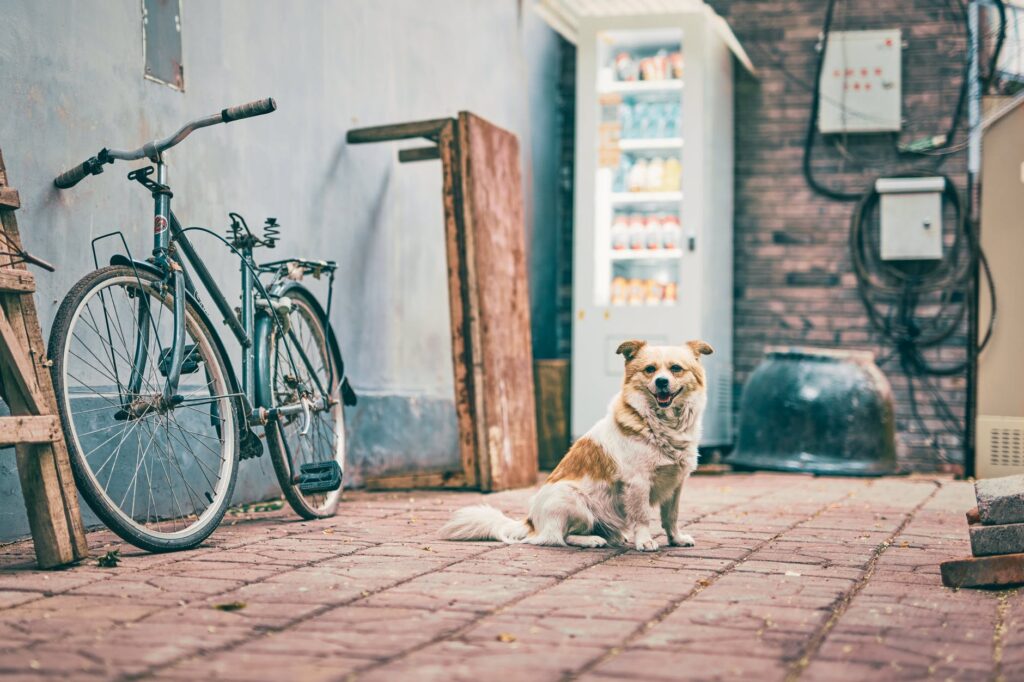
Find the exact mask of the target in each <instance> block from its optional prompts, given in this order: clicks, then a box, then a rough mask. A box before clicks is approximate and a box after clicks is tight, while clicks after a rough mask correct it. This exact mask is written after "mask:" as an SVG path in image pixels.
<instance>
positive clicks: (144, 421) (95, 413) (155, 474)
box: [49, 266, 240, 552]
mask: <svg viewBox="0 0 1024 682" xmlns="http://www.w3.org/2000/svg"><path fill="white" fill-rule="evenodd" d="M173 335H174V298H173V295H172V290H171V289H170V288H169V287H166V286H165V285H164V283H163V281H162V280H161V278H160V277H159V276H158V275H156V274H154V273H151V272H148V271H146V270H141V269H140V270H138V271H136V270H135V269H134V268H131V267H127V266H111V267H107V268H102V269H100V270H97V271H95V272H93V273H90V274H89V275H86V276H85V277H84V278H83V279H82V280H81V281H79V282H78V284H76V285H75V286H74V288H72V290H71V291H70V292H69V293H68V295H67V297H66V298H65V299H64V301H63V303H62V304H61V306H60V309H59V310H58V311H57V317H56V320H55V321H54V324H53V331H52V332H51V334H50V347H49V354H50V358H51V359H52V360H53V367H52V370H51V371H52V375H53V384H54V389H55V391H56V394H57V407H58V411H59V413H60V419H61V424H62V426H63V428H64V434H65V437H66V438H67V442H68V451H69V454H70V457H71V466H72V470H73V471H74V475H75V481H76V483H77V484H78V489H79V491H80V492H81V494H82V497H83V498H85V501H86V503H88V505H89V507H90V508H91V509H92V510H93V512H95V513H96V515H97V516H98V517H99V518H100V519H101V520H102V521H103V522H104V523H105V524H107V526H108V527H109V528H110V529H111V530H112V531H114V532H115V533H117V534H118V535H119V536H121V538H123V539H124V540H126V541H128V542H130V543H132V544H133V545H136V546H138V547H141V548H143V549H146V550H149V551H154V552H162V551H171V550H179V549H187V548H191V547H194V546H196V545H198V544H199V543H200V542H202V541H203V540H204V539H205V538H206V537H207V536H209V535H210V533H212V532H213V530H214V529H215V528H216V527H217V525H218V524H219V523H220V521H221V519H222V518H223V516H224V512H225V511H227V508H228V505H229V504H230V501H231V493H232V491H233V490H234V485H235V478H236V475H237V471H238V450H239V448H238V443H239V420H240V414H239V411H238V399H237V396H236V395H234V394H233V393H232V386H233V384H232V382H231V380H230V378H229V373H228V372H229V370H228V367H227V362H226V360H225V358H224V355H223V353H222V350H221V347H220V346H219V344H218V343H217V342H216V340H215V337H214V335H213V332H212V331H211V329H210V326H209V324H208V321H207V320H206V317H205V314H204V313H203V312H202V311H201V310H199V309H198V308H197V307H196V306H195V305H194V304H193V303H192V302H191V301H189V302H187V303H186V305H185V350H184V355H185V358H184V362H183V367H182V374H181V379H180V381H179V383H178V389H177V392H176V395H175V396H174V397H173V398H172V399H171V400H170V401H168V400H165V399H164V397H163V391H164V386H165V384H166V381H167V373H168V369H169V366H170V346H171V341H172V338H173Z"/></svg>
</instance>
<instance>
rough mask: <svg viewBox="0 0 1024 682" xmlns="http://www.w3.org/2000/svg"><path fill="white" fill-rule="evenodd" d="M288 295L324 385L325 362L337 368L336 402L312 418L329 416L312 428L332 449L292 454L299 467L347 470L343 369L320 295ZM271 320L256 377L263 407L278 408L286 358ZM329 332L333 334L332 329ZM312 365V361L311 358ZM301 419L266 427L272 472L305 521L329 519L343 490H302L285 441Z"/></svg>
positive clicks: (295, 290) (302, 291) (299, 291)
mask: <svg viewBox="0 0 1024 682" xmlns="http://www.w3.org/2000/svg"><path fill="white" fill-rule="evenodd" d="M284 296H287V298H288V299H290V300H291V301H292V304H293V306H294V308H293V310H292V311H291V313H289V319H290V325H291V326H292V328H293V329H294V328H295V327H296V326H299V325H300V324H302V325H306V326H308V328H309V331H310V332H311V333H312V338H311V339H309V340H314V341H315V344H316V345H315V348H316V352H317V355H318V357H317V358H316V360H319V362H320V363H321V364H320V366H319V369H320V370H322V372H323V374H322V375H321V377H320V378H321V381H323V382H326V381H327V378H328V377H327V376H326V374H327V369H328V365H327V364H326V363H328V362H329V363H330V367H333V372H331V374H332V375H333V385H332V386H331V387H330V389H329V390H330V395H331V398H332V400H333V401H334V404H333V405H332V407H331V409H330V410H325V411H324V412H320V413H316V414H315V415H314V416H313V417H312V419H319V418H320V416H321V415H329V417H328V418H327V419H328V420H329V421H324V422H323V423H320V424H313V425H312V426H311V429H312V428H320V431H319V438H320V440H319V441H318V442H319V443H320V444H321V446H323V445H325V443H324V440H323V439H324V438H325V437H326V435H325V434H329V435H330V437H331V438H332V440H331V441H330V442H329V444H327V445H329V446H328V447H317V448H316V451H312V448H310V449H307V450H306V452H305V453H303V452H302V451H301V448H300V447H295V448H293V449H292V451H293V455H294V456H295V457H296V458H297V459H298V460H299V461H298V462H297V464H298V465H301V464H304V463H309V462H327V461H331V460H333V461H335V462H337V463H338V466H339V467H340V468H341V470H342V472H344V470H345V449H346V448H345V446H346V444H345V413H344V407H343V405H342V401H341V396H340V384H341V377H340V376H339V371H340V369H339V368H338V366H337V362H336V361H335V357H334V354H333V353H332V352H331V347H330V345H329V341H328V338H329V337H328V335H327V332H328V330H327V329H326V328H325V327H324V325H323V319H324V313H323V308H322V307H321V306H320V303H319V302H318V301H317V299H316V297H315V296H314V295H313V294H312V293H311V292H310V291H309V290H308V289H306V288H305V287H303V286H301V285H293V286H291V287H289V288H288V289H287V291H285V292H284ZM267 321H268V322H270V323H269V324H267V325H266V327H265V329H266V332H265V334H263V342H262V343H260V344H258V345H257V347H258V348H259V349H260V350H261V352H263V353H264V358H263V360H262V361H261V362H259V363H257V366H258V367H260V368H261V369H262V371H261V372H260V375H261V376H260V377H259V378H258V379H257V382H258V383H259V385H260V392H261V401H260V402H261V404H262V405H264V406H266V407H274V406H275V405H277V403H278V401H277V395H278V393H279V391H277V390H276V389H277V388H280V387H276V386H275V381H274V377H275V375H277V374H278V371H277V370H278V368H279V363H278V362H277V360H278V358H279V357H284V354H281V353H279V344H280V343H281V334H280V332H279V330H278V327H277V325H276V324H273V322H272V321H269V320H267ZM300 333H301V332H296V336H299V335H300ZM331 334H333V331H332V332H331ZM307 338H308V337H307ZM312 361H314V359H312V358H311V362H312ZM299 421H300V420H299V418H298V417H293V418H291V419H290V420H287V419H285V420H281V421H278V422H271V423H268V424H267V425H266V429H265V430H266V436H267V449H268V451H269V452H270V459H271V461H272V462H273V464H274V472H275V473H276V474H277V480H278V483H279V484H280V486H281V492H282V493H283V494H284V497H285V499H286V500H288V504H289V505H291V507H292V509H293V510H295V513H296V514H298V515H299V516H301V517H302V518H304V519H319V518H327V517H330V516H333V515H334V514H335V513H336V512H337V508H338V503H339V502H340V501H341V496H342V489H341V488H339V489H338V490H335V491H332V492H330V493H327V494H323V493H317V494H314V495H307V494H304V493H303V492H302V491H301V490H299V486H298V484H297V483H296V482H295V480H294V476H293V472H292V469H291V466H290V465H289V461H288V455H287V452H286V451H285V448H284V443H283V441H282V437H286V438H288V437H289V434H288V431H295V430H296V429H297V428H298V424H299ZM282 424H283V425H282ZM293 441H294V439H291V438H289V443H292V442H293Z"/></svg>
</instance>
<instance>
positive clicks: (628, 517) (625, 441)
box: [440, 341, 713, 552]
mask: <svg viewBox="0 0 1024 682" xmlns="http://www.w3.org/2000/svg"><path fill="white" fill-rule="evenodd" d="M712 352H713V350H712V348H711V346H709V345H708V344H707V343H705V342H703V341H689V342H688V343H685V344H683V345H682V346H649V345H648V344H647V342H645V341H625V342H623V343H622V344H621V345H620V346H619V348H618V350H617V351H616V353H618V354H620V355H622V356H624V357H625V360H626V371H625V377H624V378H623V382H622V390H621V391H620V392H619V393H618V394H616V396H615V397H614V398H613V399H612V402H611V404H610V405H609V408H608V414H607V415H605V416H604V418H602V419H601V420H600V421H599V422H597V424H595V425H594V427H593V428H592V429H590V431H588V432H587V433H586V434H585V435H584V436H583V437H581V438H580V439H579V440H577V441H576V442H575V443H574V444H573V446H572V448H570V449H569V452H568V454H566V456H565V457H564V458H563V459H562V461H561V462H560V463H559V465H558V466H557V467H556V468H555V470H554V471H553V472H551V476H549V477H548V479H547V481H546V482H545V483H544V485H543V486H542V487H541V489H540V490H539V491H538V492H537V494H536V495H534V497H533V499H532V500H531V501H530V514H529V516H528V517H527V518H526V519H525V520H522V521H517V520H515V519H511V518H509V517H507V516H505V515H504V514H502V513H501V512H500V511H498V510H497V509H495V508H493V507H490V506H488V505H477V506H473V507H464V508H463V509H460V510H458V511H457V512H455V516H454V517H453V518H452V520H451V521H449V522H448V523H447V524H445V525H444V526H443V527H442V528H441V530H440V535H441V537H443V538H445V539H449V540H501V541H502V542H508V543H520V542H521V543H527V544H534V545H575V546H577V547H603V546H605V545H622V544H624V543H625V542H626V538H627V536H629V537H631V538H632V542H633V544H634V546H635V547H636V548H637V549H638V550H641V551H644V552H650V551H654V550H656V549H657V548H658V544H657V543H656V542H655V541H654V538H653V537H651V529H650V510H651V507H652V506H657V507H658V508H659V509H660V511H661V526H662V528H664V529H665V533H666V535H667V536H668V541H669V544H671V545H677V546H682V547H690V546H692V545H693V538H692V537H690V536H689V535H686V534H685V533H683V532H681V531H680V529H679V528H678V526H677V520H678V517H679V496H680V493H681V491H682V488H683V483H684V482H685V481H686V478H687V476H689V475H690V473H691V472H693V471H694V470H695V469H696V468H697V444H698V443H699V442H700V435H701V415H702V413H703V411H704V405H705V404H706V403H707V391H706V388H705V381H706V379H705V374H704V368H703V367H702V366H701V362H700V356H701V355H710V354H711V353H712Z"/></svg>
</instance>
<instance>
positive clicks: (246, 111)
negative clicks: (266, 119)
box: [220, 97, 277, 123]
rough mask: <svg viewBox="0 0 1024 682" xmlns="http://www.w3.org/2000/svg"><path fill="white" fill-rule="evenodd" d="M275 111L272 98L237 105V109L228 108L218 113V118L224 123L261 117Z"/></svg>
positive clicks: (275, 106)
mask: <svg viewBox="0 0 1024 682" xmlns="http://www.w3.org/2000/svg"><path fill="white" fill-rule="evenodd" d="M275 109H277V102H275V101H274V98H273V97H268V98H266V99H258V100H256V101H255V102H249V103H248V104H239V105H238V106H237V107H228V108H227V109H224V110H223V111H221V112H220V118H221V120H222V121H224V123H231V122H232V121H239V120H241V119H243V118H249V117H250V116H262V115H263V114H269V113H270V112H272V111H274V110H275Z"/></svg>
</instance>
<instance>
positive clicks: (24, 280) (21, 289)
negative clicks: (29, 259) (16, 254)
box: [0, 270, 36, 294]
mask: <svg viewBox="0 0 1024 682" xmlns="http://www.w3.org/2000/svg"><path fill="white" fill-rule="evenodd" d="M35 290H36V278H35V277H33V276H32V273H31V272H28V271H26V270H0V294H4V293H19V294H30V293H32V292H33V291H35Z"/></svg>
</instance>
